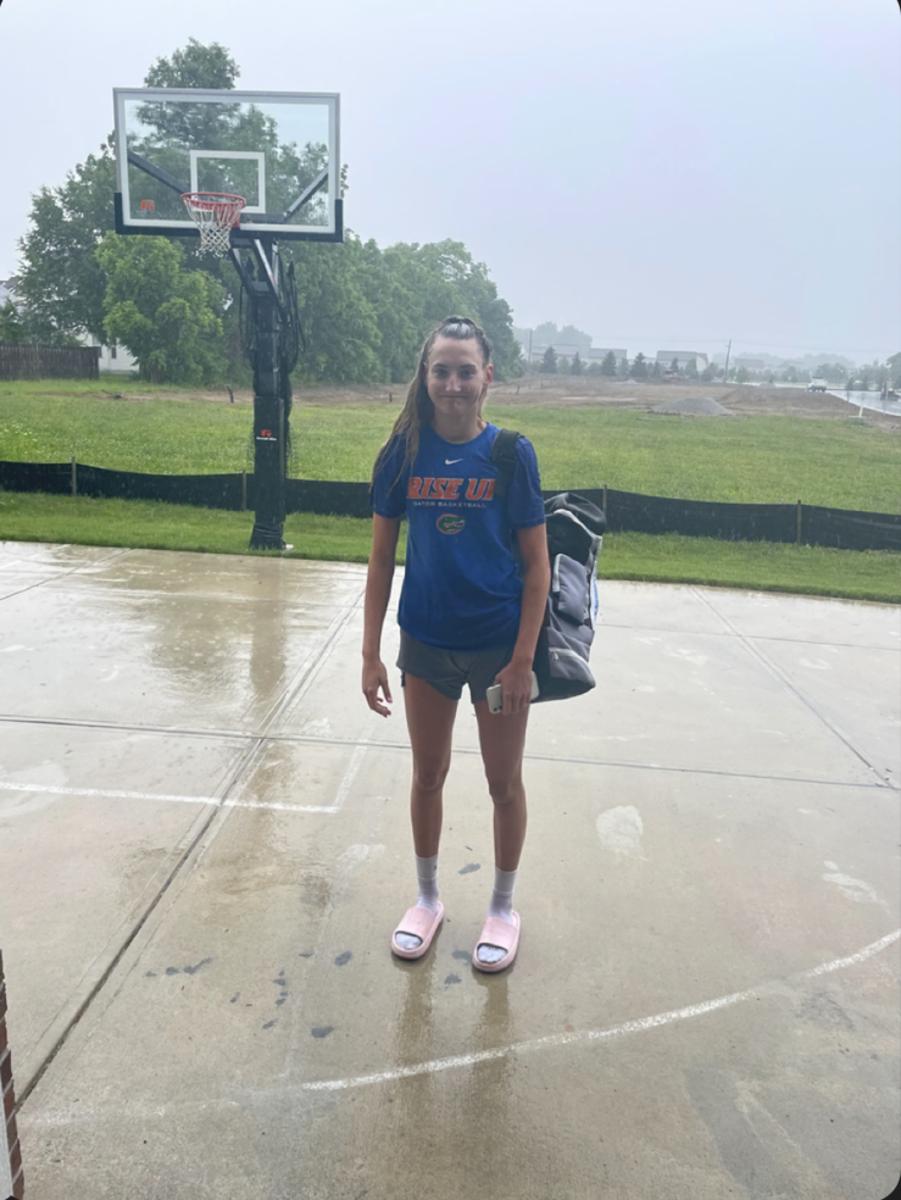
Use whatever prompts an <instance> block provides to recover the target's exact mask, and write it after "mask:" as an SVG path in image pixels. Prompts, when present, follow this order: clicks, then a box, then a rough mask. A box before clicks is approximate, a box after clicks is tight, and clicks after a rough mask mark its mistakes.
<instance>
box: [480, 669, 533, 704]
mask: <svg viewBox="0 0 901 1200" xmlns="http://www.w3.org/2000/svg"><path fill="white" fill-rule="evenodd" d="M485 699H486V700H487V701H488V711H489V712H492V713H499V712H500V711H501V709H502V708H503V707H504V696H503V689H502V688H501V685H500V684H499V683H493V684H492V685H491V687H490V688H487V689H486V691H485ZM529 699H530V700H537V699H538V676H537V675H536V674H535V672H534V671H533V672H532V692H531V695H530V696H529Z"/></svg>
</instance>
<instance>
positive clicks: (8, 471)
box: [0, 461, 901, 551]
mask: <svg viewBox="0 0 901 1200" xmlns="http://www.w3.org/2000/svg"><path fill="white" fill-rule="evenodd" d="M0 488H2V489H5V490H7V491H13V492H38V491H39V492H52V493H56V494H61V493H62V494H71V495H83V496H94V497H117V498H120V499H127V500H163V501H166V502H168V503H170V504H196V505H200V506H202V507H205V508H227V509H242V508H246V509H252V508H253V505H254V486H253V476H252V475H247V474H235V475H145V474H141V473H139V472H136V471H110V470H107V469H106V468H104V467H85V466H80V465H78V464H73V463H20V462H2V461H0ZM285 493H286V494H285V506H286V510H287V511H288V512H308V513H322V514H332V515H335V516H345V517H364V518H365V517H368V516H369V513H370V508H369V485H368V484H366V483H340V482H331V481H327V480H309V479H289V480H287V481H286V489H285ZM544 494H545V496H546V497H547V496H551V495H553V494H554V493H553V492H550V491H546V492H545V493H544ZM579 494H580V495H583V496H585V497H586V498H587V499H589V500H591V501H593V502H594V503H595V504H597V505H598V507H599V508H603V509H604V510H605V512H606V514H607V529H608V531H609V532H612V533H616V532H621V531H622V532H625V531H631V532H636V533H680V534H686V535H688V536H690V537H709V538H719V539H721V540H725V541H767V542H795V543H798V544H803V545H807V546H832V547H835V548H837V549H844V550H895V551H901V515H897V514H894V513H874V512H855V511H853V510H850V509H840V508H821V507H819V506H816V505H809V504H803V505H801V504H721V503H718V502H716V501H711V500H678V499H673V498H670V497H666V496H643V495H641V494H639V493H637V492H619V491H615V490H614V489H612V488H582V489H579ZM2 536H3V531H2V529H0V537H2Z"/></svg>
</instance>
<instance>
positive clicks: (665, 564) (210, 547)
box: [0, 492, 901, 604]
mask: <svg viewBox="0 0 901 1200" xmlns="http://www.w3.org/2000/svg"><path fill="white" fill-rule="evenodd" d="M252 520H253V519H252V514H250V513H241V512H225V511H221V510H216V509H208V508H194V507H189V506H187V505H184V506H182V505H175V504H162V503H158V502H145V501H139V500H91V499H88V498H87V497H81V496H79V497H76V498H71V497H68V496H47V495H42V494H40V493H21V492H0V538H10V539H13V540H21V541H53V542H71V543H75V544H86V545H95V546H146V547H150V548H152V549H164V550H202V551H211V552H218V553H222V554H246V553H248V550H247V542H248V539H249V537H250V530H251V525H252ZM402 529H403V527H402ZM285 539H286V540H287V541H288V542H292V543H293V544H294V549H293V551H291V557H301V558H315V559H325V560H333V561H342V562H365V561H366V559H367V556H368V552H369V522H368V521H365V520H356V519H354V518H352V517H323V516H314V515H310V514H304V513H293V514H291V515H290V516H289V517H288V519H287V521H286V522H285ZM402 558H403V537H402V538H401V544H400V546H399V548H398V561H402ZM599 573H600V575H601V577H602V579H644V580H656V581H666V582H688V583H699V584H709V585H713V586H722V587H740V588H752V589H757V590H761V591H782V592H803V593H808V594H811V595H824V596H846V597H849V598H851V599H858V600H881V601H884V602H890V603H896V604H897V603H901V556H899V555H896V554H889V553H885V552H879V551H856V550H827V549H824V548H822V547H811V546H789V545H777V544H774V543H770V542H719V541H715V540H714V539H712V538H691V537H680V536H676V535H674V534H671V535H666V536H660V537H652V536H650V535H648V534H643V533H617V534H609V535H608V536H607V537H606V538H605V539H604V550H603V554H602V556H601V563H600V572H599Z"/></svg>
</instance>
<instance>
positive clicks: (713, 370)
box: [701, 362, 719, 383]
mask: <svg viewBox="0 0 901 1200" xmlns="http://www.w3.org/2000/svg"><path fill="white" fill-rule="evenodd" d="M718 373H719V368H718V367H717V365H716V363H713V362H709V363H708V364H707V366H706V367H705V368H704V370H703V371H702V372H701V378H702V379H703V381H704V382H705V383H713V381H714V379H716V377H717V374H718Z"/></svg>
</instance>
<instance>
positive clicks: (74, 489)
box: [71, 455, 78, 496]
mask: <svg viewBox="0 0 901 1200" xmlns="http://www.w3.org/2000/svg"><path fill="white" fill-rule="evenodd" d="M71 488H72V495H73V496H77V495H78V463H77V462H76V461H75V457H74V455H73V457H72V485H71Z"/></svg>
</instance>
